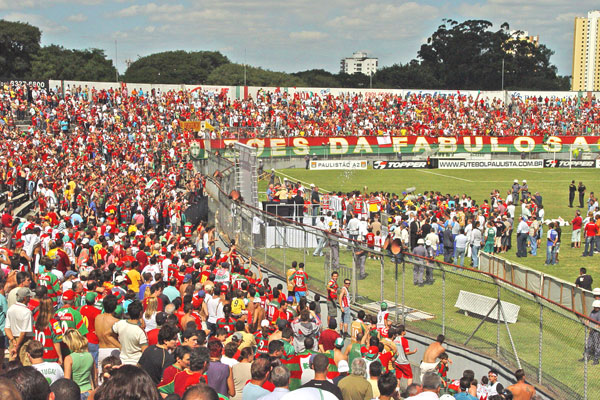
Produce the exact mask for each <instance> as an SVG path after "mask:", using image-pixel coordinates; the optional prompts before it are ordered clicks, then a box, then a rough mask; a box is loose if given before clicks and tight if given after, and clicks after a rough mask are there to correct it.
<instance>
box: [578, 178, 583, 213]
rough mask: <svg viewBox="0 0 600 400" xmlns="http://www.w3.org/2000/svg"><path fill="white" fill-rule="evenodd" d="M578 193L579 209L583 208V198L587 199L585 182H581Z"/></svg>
mask: <svg viewBox="0 0 600 400" xmlns="http://www.w3.org/2000/svg"><path fill="white" fill-rule="evenodd" d="M577 191H578V192H579V208H583V198H584V197H585V185H584V184H583V182H579V186H577Z"/></svg>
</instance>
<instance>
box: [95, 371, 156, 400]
mask: <svg viewBox="0 0 600 400" xmlns="http://www.w3.org/2000/svg"><path fill="white" fill-rule="evenodd" d="M115 399H128V400H160V399H161V396H160V394H159V393H158V390H157V389H156V385H155V384H154V382H153V381H152V378H150V375H148V374H147V373H146V372H145V371H144V370H143V369H141V368H139V367H136V366H135V365H123V366H122V367H121V368H117V369H115V370H114V371H113V372H112V376H111V377H110V378H109V379H108V380H107V381H106V382H105V383H103V384H102V385H101V386H100V387H99V388H98V390H96V392H95V393H94V400H115Z"/></svg>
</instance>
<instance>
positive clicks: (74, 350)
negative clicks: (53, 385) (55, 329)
mask: <svg viewBox="0 0 600 400" xmlns="http://www.w3.org/2000/svg"><path fill="white" fill-rule="evenodd" d="M63 341H64V342H65V344H66V345H67V347H69V350H70V351H71V354H69V355H68V356H66V357H65V360H64V368H65V378H67V379H71V380H73V381H74V382H75V383H76V384H77V385H78V386H79V389H81V393H82V394H83V393H85V392H91V391H92V390H93V389H95V388H96V387H97V386H98V381H97V376H98V374H97V373H96V364H95V363H94V357H92V354H91V353H90V352H88V341H87V339H86V338H85V336H83V335H81V334H80V333H79V331H77V330H76V329H73V328H70V329H69V330H67V332H66V333H65V334H64V335H63Z"/></svg>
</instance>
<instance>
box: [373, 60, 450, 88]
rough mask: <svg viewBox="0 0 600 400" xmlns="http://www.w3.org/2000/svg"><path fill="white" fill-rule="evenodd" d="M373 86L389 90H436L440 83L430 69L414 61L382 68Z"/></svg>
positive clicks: (374, 78)
mask: <svg viewBox="0 0 600 400" xmlns="http://www.w3.org/2000/svg"><path fill="white" fill-rule="evenodd" d="M373 82H374V83H373V86H375V87H381V88H388V89H398V88H402V89H435V88H439V87H440V83H439V81H438V80H437V78H436V77H435V76H434V75H433V72H432V71H431V70H429V68H428V67H426V66H424V65H421V64H419V62H418V61H416V60H412V61H411V62H409V63H407V64H404V65H402V64H394V65H392V66H391V67H384V68H381V69H380V70H379V71H377V73H376V74H375V75H374V76H373Z"/></svg>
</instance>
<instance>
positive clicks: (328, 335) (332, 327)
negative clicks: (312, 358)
mask: <svg viewBox="0 0 600 400" xmlns="http://www.w3.org/2000/svg"><path fill="white" fill-rule="evenodd" d="M336 329H337V321H336V320H335V318H334V319H330V320H329V322H328V329H325V330H324V331H323V332H322V333H321V336H320V337H319V351H320V352H321V353H325V352H326V351H329V350H333V348H334V347H335V340H336V339H337V338H339V337H340V334H339V333H338V332H337V331H336Z"/></svg>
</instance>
